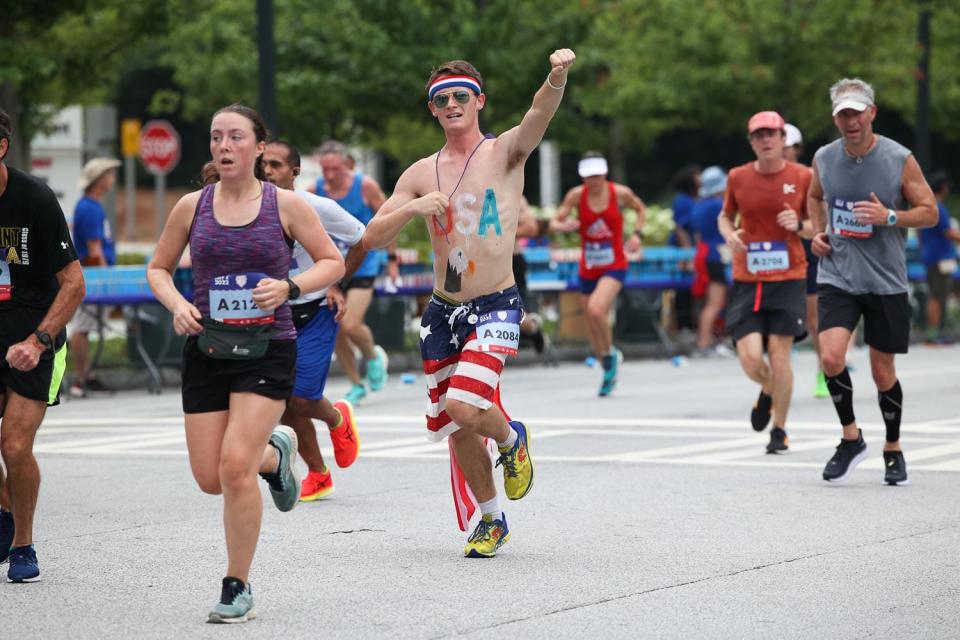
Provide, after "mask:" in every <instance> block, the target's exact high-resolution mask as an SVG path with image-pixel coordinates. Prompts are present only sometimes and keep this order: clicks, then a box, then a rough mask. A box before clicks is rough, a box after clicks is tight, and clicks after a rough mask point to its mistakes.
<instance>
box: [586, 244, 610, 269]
mask: <svg viewBox="0 0 960 640" xmlns="http://www.w3.org/2000/svg"><path fill="white" fill-rule="evenodd" d="M583 259H584V262H586V263H587V266H588V267H606V266H608V265H611V264H613V244H612V243H610V242H587V243H585V244H584V245H583Z"/></svg>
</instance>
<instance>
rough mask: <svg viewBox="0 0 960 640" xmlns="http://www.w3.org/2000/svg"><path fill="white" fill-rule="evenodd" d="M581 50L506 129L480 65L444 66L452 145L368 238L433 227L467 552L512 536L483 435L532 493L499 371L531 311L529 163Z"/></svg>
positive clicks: (373, 224) (431, 373)
mask: <svg viewBox="0 0 960 640" xmlns="http://www.w3.org/2000/svg"><path fill="white" fill-rule="evenodd" d="M575 57H576V56H575V55H574V53H573V51H571V50H570V49H558V50H556V51H554V52H553V53H552V54H551V55H550V66H551V70H550V73H549V75H548V76H547V79H546V81H545V82H544V83H543V85H542V86H541V87H540V88H539V90H538V91H537V93H536V95H534V97H533V104H532V105H531V107H530V110H529V111H527V113H526V115H524V117H523V120H522V121H521V122H520V124H519V125H518V126H516V127H514V128H512V129H510V130H509V131H507V132H506V133H504V134H503V135H501V136H500V137H499V138H491V137H487V136H484V135H483V134H482V133H481V132H480V125H479V122H478V114H479V112H480V110H481V109H483V107H484V104H485V103H486V99H487V97H486V95H485V94H484V93H483V92H482V87H483V78H482V77H481V75H480V73H479V72H478V71H477V70H476V68H474V66H473V65H472V64H470V63H469V62H466V61H464V60H454V61H451V62H446V63H444V64H442V65H440V66H439V67H437V68H436V69H434V70H433V72H432V73H431V74H430V79H429V80H428V81H427V86H426V89H427V99H428V100H429V103H428V107H429V109H430V113H431V114H432V115H433V117H434V118H436V119H437V120H438V121H439V122H440V126H441V127H442V128H443V132H444V134H445V136H446V144H445V145H444V146H443V147H442V148H441V149H440V150H439V151H438V152H437V153H435V154H433V155H431V156H429V157H427V158H423V159H421V160H418V161H417V162H416V163H414V164H413V165H412V166H411V167H410V168H409V169H407V170H406V171H405V172H404V173H403V175H402V176H400V179H399V180H398V181H397V185H396V188H395V190H394V192H393V195H392V196H391V197H390V199H389V200H387V202H386V203H384V205H383V207H381V208H380V210H379V211H378V212H377V215H376V216H375V217H374V218H373V220H371V221H370V223H369V224H368V225H367V230H366V232H365V233H364V237H363V238H364V239H363V245H364V247H366V248H368V249H372V248H376V247H382V246H385V245H386V244H388V243H389V242H391V241H392V240H393V239H394V238H396V237H397V234H399V233H400V230H401V229H402V228H403V227H404V226H405V225H406V224H407V223H408V222H410V221H411V220H413V219H414V218H418V217H423V218H424V220H425V221H426V223H427V228H428V230H429V232H430V241H431V243H432V245H433V252H434V255H435V256H436V258H435V259H434V266H433V269H434V281H435V285H434V291H433V296H432V297H431V299H430V304H429V306H428V308H427V310H426V311H425V312H424V314H423V321H422V323H421V328H420V349H421V355H422V357H423V369H424V373H425V374H426V377H427V384H428V387H429V389H428V394H429V397H430V400H429V405H428V409H427V430H428V437H429V438H430V439H432V440H441V439H442V438H444V437H446V436H450V438H451V452H452V453H453V454H454V456H455V458H456V461H457V462H458V463H459V465H460V467H461V469H462V470H463V474H464V477H465V478H466V479H467V483H468V484H469V486H470V489H471V490H472V492H473V494H474V496H475V497H476V499H477V503H478V505H479V507H480V511H481V513H482V517H481V519H480V521H479V522H478V523H477V527H476V529H475V530H474V531H473V534H471V536H470V538H469V540H468V541H467V545H466V548H465V549H464V555H466V556H467V557H473V558H489V557H492V556H493V555H494V554H496V552H497V549H499V548H500V546H502V545H503V544H504V543H505V542H506V541H507V540H508V539H509V537H510V533H509V529H508V528H507V519H506V516H505V515H504V513H503V511H501V509H500V506H499V504H498V501H497V489H496V487H495V485H494V483H493V478H492V473H491V471H492V470H491V466H490V457H489V455H488V454H487V449H486V446H485V444H484V439H485V438H491V439H493V440H494V441H495V442H496V443H497V446H498V448H499V451H500V458H499V460H498V462H497V465H498V466H503V477H504V489H505V492H506V494H507V497H508V498H509V499H511V500H519V499H520V498H522V497H524V496H525V495H526V494H527V492H528V491H529V490H530V487H531V486H532V484H533V471H534V470H533V462H532V460H531V459H530V451H529V434H528V431H527V429H526V427H525V426H524V425H523V424H522V423H521V422H517V421H511V422H507V419H506V418H505V416H504V414H503V412H502V409H501V408H500V406H499V382H500V373H501V371H502V370H503V365H504V362H505V361H506V358H507V356H508V355H516V353H517V345H518V342H519V337H520V321H521V318H522V316H523V301H522V300H521V298H520V294H519V293H518V291H517V286H516V284H515V282H514V278H513V270H512V268H511V267H512V261H511V257H512V254H513V244H514V241H515V239H516V238H515V237H516V231H517V219H518V216H519V211H520V203H521V201H522V197H523V165H524V163H525V162H526V160H527V158H528V157H529V156H530V153H531V152H533V150H534V149H536V147H537V145H538V144H540V140H541V139H542V138H543V135H544V133H545V132H546V130H547V126H548V125H549V124H550V120H551V119H552V118H553V114H554V113H556V111H557V107H559V106H560V100H561V98H562V97H563V88H564V86H565V85H566V83H567V72H568V71H569V70H570V66H571V65H572V64H573V61H574V59H575ZM491 409H492V410H491Z"/></svg>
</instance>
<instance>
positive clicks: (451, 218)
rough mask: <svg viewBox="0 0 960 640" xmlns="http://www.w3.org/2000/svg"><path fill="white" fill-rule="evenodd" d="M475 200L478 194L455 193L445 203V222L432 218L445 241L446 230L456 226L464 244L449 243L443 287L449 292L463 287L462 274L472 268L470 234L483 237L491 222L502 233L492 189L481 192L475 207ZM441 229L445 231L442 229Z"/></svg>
mask: <svg viewBox="0 0 960 640" xmlns="http://www.w3.org/2000/svg"><path fill="white" fill-rule="evenodd" d="M477 201H478V198H477V196H475V195H474V194H472V193H468V192H463V193H461V194H459V195H458V196H456V197H455V198H454V199H453V202H451V203H450V205H449V206H448V207H447V211H446V216H445V218H446V221H445V222H446V224H441V223H440V222H439V221H438V220H436V219H434V229H435V230H439V231H440V232H441V233H443V234H444V237H445V238H446V239H447V242H448V243H450V237H449V235H448V233H449V230H450V229H451V228H453V229H456V230H457V232H458V233H460V235H462V236H463V243H464V246H463V247H459V246H456V245H454V246H452V247H451V249H450V253H449V254H448V256H447V269H446V274H445V278H444V289H446V290H447V291H449V292H451V293H456V292H458V291H460V290H461V289H462V288H463V278H464V277H465V276H466V277H469V276H471V275H473V274H474V273H475V272H476V264H475V263H474V261H473V260H471V259H470V257H469V254H468V251H469V248H470V237H471V236H472V235H473V234H474V233H476V234H477V235H478V236H480V237H481V238H486V237H487V233H488V230H489V228H490V227H491V226H492V227H493V229H494V232H495V233H496V235H498V236H502V235H503V227H502V226H501V224H500V211H499V209H498V208H497V196H496V194H495V193H494V191H493V189H489V188H488V189H487V190H486V191H485V192H484V195H483V203H482V204H481V206H480V210H479V211H477V209H476V206H475V205H476V204H477ZM438 227H439V229H438ZM445 231H446V233H444V232H445Z"/></svg>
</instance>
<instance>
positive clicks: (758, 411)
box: [750, 391, 773, 431]
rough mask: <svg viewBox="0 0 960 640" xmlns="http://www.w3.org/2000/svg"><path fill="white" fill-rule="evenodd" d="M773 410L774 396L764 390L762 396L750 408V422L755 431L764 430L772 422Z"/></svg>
mask: <svg viewBox="0 0 960 640" xmlns="http://www.w3.org/2000/svg"><path fill="white" fill-rule="evenodd" d="M772 411H773V396H768V395H767V394H765V393H764V392H763V391H761V392H760V397H759V398H757V402H756V403H755V404H754V405H753V409H751V410H750V424H751V425H753V430H754V431H763V430H764V429H766V428H767V425H768V424H770V413H771V412H772Z"/></svg>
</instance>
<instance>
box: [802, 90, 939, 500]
mask: <svg viewBox="0 0 960 640" xmlns="http://www.w3.org/2000/svg"><path fill="white" fill-rule="evenodd" d="M830 99H831V101H832V102H833V122H834V124H835V125H836V127H837V129H838V130H839V132H840V138H839V139H838V140H835V141H833V142H832V143H830V144H828V145H826V146H824V147H821V148H820V149H819V150H818V151H817V153H816V154H815V155H814V158H813V182H812V183H811V185H810V190H809V191H808V192H807V199H808V202H807V210H808V211H809V212H810V216H811V218H812V219H813V221H814V230H815V232H816V234H815V235H814V237H813V244H812V249H813V253H814V254H815V255H817V256H820V272H819V274H818V276H817V296H818V307H819V321H820V322H819V330H820V358H821V364H822V365H823V373H824V375H825V376H826V379H827V387H828V388H829V390H830V395H831V397H832V399H833V404H834V407H835V408H836V410H837V416H838V417H839V418H840V425H841V426H842V427H843V439H842V440H841V441H840V445H839V446H838V447H837V450H836V453H835V454H834V456H833V457H832V458H831V459H830V461H829V462H827V466H826V467H825V468H824V470H823V479H824V480H826V481H828V482H842V481H843V480H845V479H846V478H847V476H848V474H849V473H850V472H851V471H852V470H853V469H854V468H855V467H856V466H857V465H858V464H859V463H860V462H861V461H862V460H864V459H865V458H866V457H867V444H866V442H864V440H863V435H862V434H861V432H860V429H859V428H858V427H857V422H856V419H855V417H854V414H853V383H852V382H851V380H850V372H849V371H848V370H847V367H846V355H845V354H846V350H847V343H848V341H849V340H850V334H851V332H852V331H853V330H854V329H855V328H856V326H857V323H858V322H859V321H860V318H861V317H862V318H863V323H864V339H865V341H866V343H867V345H869V347H870V369H871V371H872V373H873V380H874V382H875V383H876V385H877V391H878V396H879V403H880V412H881V414H882V415H883V422H884V424H885V425H886V443H885V444H884V447H883V459H884V472H885V475H884V482H886V483H887V484H890V485H902V484H907V466H906V461H905V460H904V457H903V452H902V450H901V448H900V420H901V417H902V415H903V390H902V389H901V387H900V382H899V381H898V380H897V373H896V368H895V366H894V357H895V354H897V353H906V352H907V347H908V345H909V342H910V302H909V298H908V283H907V263H906V240H907V228H908V227H930V226H933V225H934V224H936V222H937V202H936V198H934V195H933V192H932V191H931V190H930V187H929V185H927V181H926V180H925V179H924V177H923V172H922V171H921V169H920V165H919V164H918V163H917V160H916V158H914V157H913V154H912V153H911V152H910V150H909V149H907V148H906V147H904V146H902V145H900V144H898V143H896V142H894V141H893V140H890V139H889V138H885V137H883V136H880V135H877V134H875V133H874V132H873V121H874V119H875V118H876V116H877V107H876V105H875V104H874V92H873V87H871V86H870V85H869V84H867V83H866V82H864V81H863V80H860V79H859V78H854V79H847V78H844V79H843V80H840V81H839V82H837V83H836V84H834V85H833V86H832V87H831V88H830Z"/></svg>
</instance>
